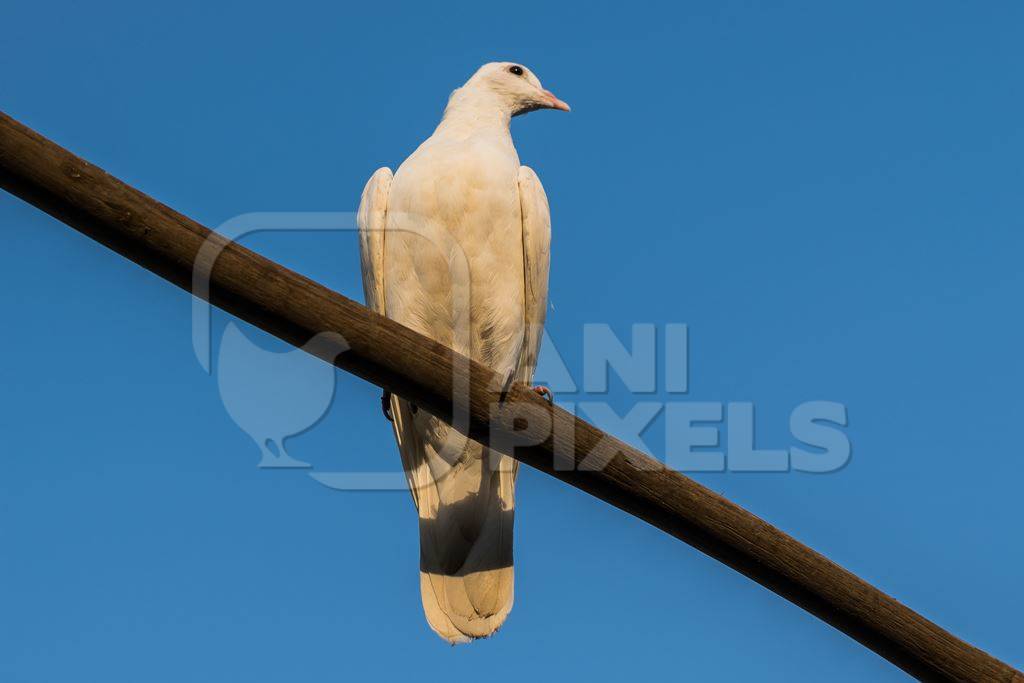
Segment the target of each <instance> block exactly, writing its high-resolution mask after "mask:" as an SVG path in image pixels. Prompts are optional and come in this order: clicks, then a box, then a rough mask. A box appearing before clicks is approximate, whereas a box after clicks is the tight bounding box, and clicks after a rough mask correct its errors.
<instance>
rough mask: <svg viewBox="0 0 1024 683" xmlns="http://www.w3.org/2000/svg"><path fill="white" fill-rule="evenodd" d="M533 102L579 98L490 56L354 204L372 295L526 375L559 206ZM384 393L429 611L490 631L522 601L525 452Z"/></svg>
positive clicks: (372, 301) (499, 368)
mask: <svg viewBox="0 0 1024 683" xmlns="http://www.w3.org/2000/svg"><path fill="white" fill-rule="evenodd" d="M537 109H559V110H562V111H569V105H567V104H566V103H565V102H562V101H561V100H559V99H558V98H557V97H555V96H554V95H553V94H552V93H550V92H548V91H547V90H545V89H544V88H543V87H541V84H540V81H539V80H538V79H537V77H536V76H534V75H533V73H531V72H530V70H529V69H527V68H526V67H524V66H521V65H519V64H514V63H510V62H495V63H491V64H486V65H484V66H482V67H481V68H480V69H479V70H478V71H477V72H476V73H475V74H473V76H472V78H470V79H469V80H468V81H467V82H466V84H465V85H463V86H462V87H461V88H459V89H457V90H455V91H454V92H453V93H452V94H451V97H450V98H449V100H448V106H447V107H446V108H445V111H444V117H443V118H442V119H441V123H440V124H439V125H438V126H437V129H436V130H435V131H434V134H433V135H431V136H430V137H429V138H428V139H427V140H426V141H425V142H424V143H423V144H421V145H420V146H419V148H417V149H416V151H415V152H413V153H412V156H410V157H409V158H408V159H406V160H405V163H403V164H402V165H401V166H400V167H399V168H398V172H397V173H395V174H394V176H393V177H392V174H391V171H390V170H389V169H387V168H381V169H379V170H378V171H377V172H376V173H374V174H373V176H372V177H371V178H370V181H369V182H368V183H367V184H366V188H365V189H364V190H363V196H362V202H361V204H360V206H359V216H358V223H359V232H360V252H361V257H362V271H363V289H364V291H365V295H366V304H367V306H369V307H370V308H372V309H373V310H375V311H377V312H378V313H381V314H383V315H386V316H387V317H388V318H391V319H392V320H395V321H397V322H400V323H402V324H403V325H405V326H407V327H410V328H412V329H414V330H416V331H417V332H420V333H421V334H424V335H426V336H428V337H431V338H433V339H435V340H436V341H438V342H441V343H442V344H445V345H446V346H448V347H450V348H453V349H454V350H456V351H458V352H459V353H461V354H463V355H466V356H469V357H471V358H473V359H474V360H477V361H479V362H481V363H483V364H485V365H487V366H489V367H490V368H492V369H493V370H495V371H496V372H497V373H498V374H499V376H501V377H507V378H509V379H510V380H516V381H520V382H530V381H531V380H532V378H533V371H534V368H535V367H536V362H537V353H538V351H539V346H540V338H541V330H542V328H543V325H544V315H545V310H546V308H547V296H548V262H549V253H550V244H551V219H550V215H549V212H548V202H547V197H546V196H545V194H544V188H543V187H541V184H540V180H539V179H538V178H537V175H536V174H535V173H534V172H533V171H532V170H531V169H530V168H528V167H526V166H520V165H519V156H518V154H516V148H515V146H514V145H513V144H512V136H511V134H510V132H509V124H510V120H511V118H512V117H513V116H516V115H518V114H525V113H526V112H530V111H534V110H537ZM537 390H538V391H539V392H541V393H546V394H547V395H548V397H549V398H550V392H547V390H546V389H543V388H537ZM383 404H384V411H385V414H387V415H388V417H389V418H390V419H392V420H393V424H394V431H395V439H396V440H397V442H398V449H399V451H400V453H401V456H402V464H403V467H404V469H405V472H406V476H407V479H408V482H409V488H410V490H411V491H412V497H413V502H414V503H415V505H416V509H417V511H418V512H419V525H420V592H421V596H422V598H423V610H424V612H425V613H426V617H427V621H428V622H429V624H430V627H431V628H432V629H433V630H434V631H436V632H437V634H438V635H440V636H441V637H442V638H444V639H445V640H447V641H449V642H450V643H465V642H468V641H470V640H472V639H474V638H483V637H486V636H489V635H491V634H492V633H494V632H495V631H497V630H498V628H499V627H501V625H502V623H503V622H504V621H505V617H506V616H508V613H509V610H511V609H512V595H513V590H512V588H513V570H512V522H513V515H514V511H515V480H516V464H517V463H516V461H515V460H513V459H512V458H509V457H508V456H504V455H500V454H497V453H493V452H491V451H490V450H488V449H485V448H484V447H483V446H481V445H480V444H478V443H476V442H474V441H470V440H468V439H466V438H465V437H463V436H462V435H461V434H459V433H458V432H456V431H455V430H453V429H452V428H451V427H449V426H448V425H447V424H445V423H444V422H442V421H441V420H439V419H437V418H435V417H434V416H432V415H430V414H429V413H427V412H426V411H425V410H418V409H417V407H416V406H414V405H412V404H410V403H409V402H408V401H405V400H403V399H400V398H398V397H396V396H389V395H388V394H387V393H385V395H384V397H383Z"/></svg>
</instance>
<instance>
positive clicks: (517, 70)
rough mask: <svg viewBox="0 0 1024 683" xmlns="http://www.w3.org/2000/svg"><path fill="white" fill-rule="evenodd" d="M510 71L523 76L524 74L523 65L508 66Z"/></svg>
mask: <svg viewBox="0 0 1024 683" xmlns="http://www.w3.org/2000/svg"><path fill="white" fill-rule="evenodd" d="M508 72H509V73H510V74H515V75H516V76H522V75H523V67H521V66H510V67H509V68H508Z"/></svg>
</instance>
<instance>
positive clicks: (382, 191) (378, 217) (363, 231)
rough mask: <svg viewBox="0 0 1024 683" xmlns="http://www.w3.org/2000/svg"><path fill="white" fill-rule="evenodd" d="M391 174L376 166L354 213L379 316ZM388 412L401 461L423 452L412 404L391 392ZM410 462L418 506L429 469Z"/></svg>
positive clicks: (367, 293) (366, 284)
mask: <svg viewBox="0 0 1024 683" xmlns="http://www.w3.org/2000/svg"><path fill="white" fill-rule="evenodd" d="M393 177H394V176H393V175H392V173H391V169H389V168H387V167H385V168H379V169H377V171H376V172H374V174H373V175H372V176H370V180H368V181H367V183H366V187H365V188H363V196H362V199H361V200H360V202H359V213H357V214H356V224H357V225H358V226H359V260H360V264H361V266H362V271H363V295H364V297H365V298H366V305H367V306H368V307H369V308H370V309H371V310H373V311H375V312H377V313H380V314H381V315H387V309H386V306H385V300H384V290H385V282H386V278H385V270H384V244H385V240H386V235H387V231H386V228H387V215H388V200H389V198H390V195H391V180H392V178H393ZM391 415H392V418H393V420H392V427H393V428H394V430H395V441H397V442H398V449H399V452H401V453H402V457H403V461H404V460H406V459H407V457H408V454H411V453H419V452H422V450H423V445H422V443H421V440H420V438H419V435H418V434H417V433H416V430H415V427H414V424H413V419H412V415H413V414H412V410H411V406H410V405H409V404H408V403H407V402H405V401H403V400H402V399H400V398H398V397H397V396H394V395H392V396H391ZM410 464H411V463H408V462H407V463H406V467H405V470H406V477H407V478H408V479H409V490H410V492H411V493H412V499H413V502H414V503H415V504H416V507H417V508H418V507H419V505H420V501H419V491H420V488H421V487H422V486H425V485H428V484H429V483H430V481H429V479H427V478H426V476H425V475H428V474H429V472H425V471H424V470H425V468H423V467H417V466H416V464H418V463H412V466H410Z"/></svg>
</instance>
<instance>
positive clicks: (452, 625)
mask: <svg viewBox="0 0 1024 683" xmlns="http://www.w3.org/2000/svg"><path fill="white" fill-rule="evenodd" d="M394 403H395V404H397V405H393V408H392V412H393V414H394V415H395V431H396V433H397V434H398V441H399V448H400V450H401V452H402V460H403V464H404V465H405V468H406V474H407V476H408V478H409V486H410V488H411V490H412V494H413V500H414V501H415V503H416V508H417V511H418V512H419V525H420V594H421V596H422V599H423V611H424V613H425V614H426V617H427V622H428V623H429V624H430V627H431V628H432V629H433V630H434V631H435V632H436V633H437V634H438V635H439V636H441V637H442V638H444V639H445V640H447V641H448V642H450V643H453V644H455V643H465V642H469V641H470V640H472V639H474V638H485V637H487V636H489V635H491V634H492V633H494V632H495V631H497V630H498V629H499V628H500V627H501V625H502V624H503V623H504V621H505V618H506V617H507V616H508V613H509V611H510V610H511V609H512V601H513V584H514V576H513V564H512V528H513V522H514V518H515V476H516V465H517V463H516V461H515V460H513V459H512V458H509V457H508V456H504V455H501V454H498V453H495V452H493V451H491V450H489V449H486V448H484V447H483V446H481V445H480V444H478V443H476V442H475V441H471V440H469V439H466V438H465V437H463V436H462V435H461V434H459V433H458V432H455V431H454V430H452V429H451V428H450V427H449V426H448V425H446V424H445V423H443V422H441V421H440V420H438V419H437V418H435V417H433V416H431V415H429V414H427V413H426V412H425V411H422V410H421V411H414V409H412V408H411V406H410V405H409V404H408V403H406V402H405V401H402V400H400V399H397V398H396V399H394ZM395 408H397V409H395Z"/></svg>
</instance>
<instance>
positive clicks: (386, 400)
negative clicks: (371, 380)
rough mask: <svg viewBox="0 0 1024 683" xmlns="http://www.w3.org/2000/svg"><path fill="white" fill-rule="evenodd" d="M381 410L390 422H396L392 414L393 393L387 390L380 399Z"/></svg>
mask: <svg viewBox="0 0 1024 683" xmlns="http://www.w3.org/2000/svg"><path fill="white" fill-rule="evenodd" d="M380 409H381V410H383V411H384V417H386V418H387V419H388V422H394V421H395V416H394V415H392V414H391V392H390V391H387V390H385V391H384V393H383V394H381V397H380Z"/></svg>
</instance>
